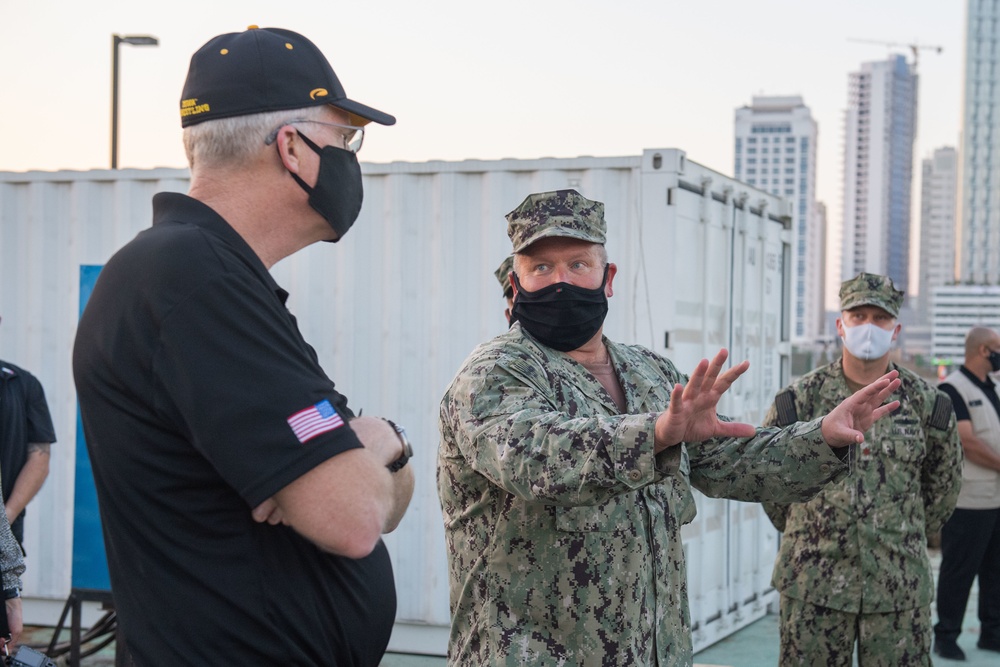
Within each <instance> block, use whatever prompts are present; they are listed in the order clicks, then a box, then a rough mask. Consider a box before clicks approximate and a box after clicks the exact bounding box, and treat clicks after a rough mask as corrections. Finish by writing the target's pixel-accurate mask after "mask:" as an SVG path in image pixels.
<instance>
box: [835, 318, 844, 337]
mask: <svg viewBox="0 0 1000 667" xmlns="http://www.w3.org/2000/svg"><path fill="white" fill-rule="evenodd" d="M836 324H837V335H838V336H840V337H841V338H843V337H844V321H843V320H842V319H840V318H839V317H838V318H837V322H836Z"/></svg>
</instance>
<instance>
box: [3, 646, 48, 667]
mask: <svg viewBox="0 0 1000 667" xmlns="http://www.w3.org/2000/svg"><path fill="white" fill-rule="evenodd" d="M6 664H7V665H9V667H56V663H54V662H52V659H51V658H49V656H47V655H45V654H44V653H41V652H39V651H36V650H35V649H33V648H31V647H30V646H19V647H18V648H17V653H15V654H14V655H12V656H10V657H9V658H7V663H6Z"/></svg>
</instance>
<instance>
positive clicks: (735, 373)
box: [715, 360, 750, 394]
mask: <svg viewBox="0 0 1000 667" xmlns="http://www.w3.org/2000/svg"><path fill="white" fill-rule="evenodd" d="M749 368H750V362H749V361H748V360H743V362H742V363H740V364H739V365H738V366H733V367H732V368H730V369H729V370H727V371H726V372H725V373H723V374H722V375H720V376H719V379H718V380H716V383H715V384H716V390H717V391H718V392H719V393H720V394H724V393H726V392H727V391H729V388H730V387H732V386H733V383H734V382H736V380H738V379H739V377H740V376H741V375H743V374H744V373H746V372H747V369H749Z"/></svg>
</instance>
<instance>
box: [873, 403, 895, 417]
mask: <svg viewBox="0 0 1000 667" xmlns="http://www.w3.org/2000/svg"><path fill="white" fill-rule="evenodd" d="M898 407H899V401H893V402H892V403H886V404H885V405H882V406H879V407H878V408H876V409H875V411H874V412H872V419H873V421H878V420H879V419H881V418H882V417H884V416H885V415H887V414H889V413H890V412H892V411H893V410H895V409H896V408H898Z"/></svg>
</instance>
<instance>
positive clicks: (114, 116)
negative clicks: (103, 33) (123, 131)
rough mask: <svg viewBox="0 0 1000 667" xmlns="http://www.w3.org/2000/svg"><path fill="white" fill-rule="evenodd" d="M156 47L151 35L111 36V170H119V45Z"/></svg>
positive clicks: (156, 42)
mask: <svg viewBox="0 0 1000 667" xmlns="http://www.w3.org/2000/svg"><path fill="white" fill-rule="evenodd" d="M123 43H124V44H131V45H132V46H156V45H157V44H159V43H160V42H159V40H158V39H156V38H155V37H151V36H149V35H112V36H111V168H112V169H117V168H118V45H119V44H123Z"/></svg>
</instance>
